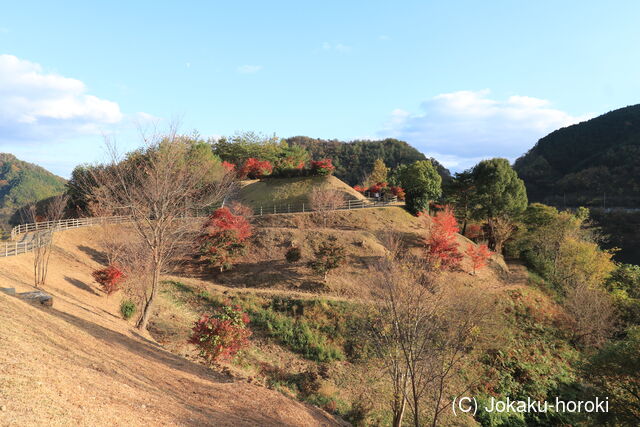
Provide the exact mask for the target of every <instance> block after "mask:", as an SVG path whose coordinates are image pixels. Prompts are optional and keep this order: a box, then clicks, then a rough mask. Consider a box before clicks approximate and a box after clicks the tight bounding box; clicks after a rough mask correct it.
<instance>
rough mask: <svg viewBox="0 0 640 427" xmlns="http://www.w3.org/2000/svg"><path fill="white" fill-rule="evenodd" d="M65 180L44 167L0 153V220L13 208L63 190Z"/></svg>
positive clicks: (14, 209) (5, 219) (8, 214)
mask: <svg viewBox="0 0 640 427" xmlns="http://www.w3.org/2000/svg"><path fill="white" fill-rule="evenodd" d="M65 182H66V181H65V180H64V179H63V178H60V177H59V176H56V175H54V174H52V173H51V172H49V171H47V170H46V169H44V168H42V167H40V166H37V165H34V164H33V163H28V162H25V161H22V160H19V159H18V158H16V156H14V155H13V154H8V153H0V222H1V223H2V224H6V223H7V221H8V220H9V218H10V217H11V216H12V215H13V214H14V213H15V212H16V210H17V209H19V208H21V207H23V206H24V205H27V204H29V203H34V202H37V201H39V200H43V199H46V198H48V197H51V196H55V195H57V194H61V193H63V192H64V189H65V187H64V185H65Z"/></svg>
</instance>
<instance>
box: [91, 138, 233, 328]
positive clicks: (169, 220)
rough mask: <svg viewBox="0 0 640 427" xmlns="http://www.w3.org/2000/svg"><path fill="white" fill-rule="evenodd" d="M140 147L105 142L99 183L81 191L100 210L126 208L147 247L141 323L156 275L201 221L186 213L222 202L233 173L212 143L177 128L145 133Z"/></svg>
mask: <svg viewBox="0 0 640 427" xmlns="http://www.w3.org/2000/svg"><path fill="white" fill-rule="evenodd" d="M143 141H144V147H143V148H142V149H140V150H137V151H135V152H132V153H129V154H128V155H127V156H126V157H125V158H121V157H120V156H119V155H118V153H117V151H116V150H115V146H114V145H113V144H112V143H109V142H108V143H107V146H108V148H109V153H110V159H109V163H108V164H107V165H105V166H102V167H96V168H94V169H93V172H92V174H91V176H92V180H93V181H94V182H95V183H96V184H97V185H94V186H91V187H89V188H85V191H89V192H90V193H91V197H88V198H89V199H91V200H95V201H96V203H95V204H96V205H98V206H100V209H101V210H102V211H103V212H104V211H107V212H110V213H111V214H112V215H113V214H123V213H126V214H128V215H129V216H130V217H131V224H132V225H133V229H134V230H135V233H136V234H137V236H138V237H139V238H140V240H141V241H142V243H143V245H144V247H145V248H146V252H145V253H146V256H147V259H148V261H149V263H150V266H151V267H150V270H151V271H150V273H149V274H150V276H151V277H150V280H149V282H150V285H149V287H150V290H149V292H148V294H147V295H146V297H145V300H144V302H143V309H142V313H141V316H140V318H139V320H138V322H137V327H138V328H139V329H144V328H146V326H147V322H148V321H149V315H150V313H151V307H152V305H153V303H154V301H155V298H156V296H157V294H158V288H159V284H160V276H161V274H162V273H163V272H164V271H166V269H167V268H168V267H170V264H171V261H172V260H175V259H176V257H178V255H179V252H180V249H184V248H187V247H190V245H186V242H185V236H187V235H188V234H189V233H190V232H192V231H193V230H194V229H197V228H198V227H199V225H201V224H196V223H195V222H196V221H195V220H194V219H193V218H191V219H189V218H188V217H189V216H190V215H192V213H193V212H200V211H204V210H205V209H206V208H210V207H211V206H213V205H215V204H216V203H219V202H221V201H222V200H223V199H224V196H225V195H226V194H227V193H228V192H229V191H230V189H231V186H232V185H233V174H231V173H230V172H227V171H225V170H224V168H222V167H221V165H219V164H218V162H217V161H216V159H215V157H213V156H212V153H211V150H210V147H208V146H206V145H203V144H201V143H197V142H194V141H193V140H192V139H190V138H188V137H185V136H181V135H178V134H177V131H176V128H175V127H172V128H171V129H170V130H169V132H167V133H154V134H152V135H150V136H145V135H143Z"/></svg>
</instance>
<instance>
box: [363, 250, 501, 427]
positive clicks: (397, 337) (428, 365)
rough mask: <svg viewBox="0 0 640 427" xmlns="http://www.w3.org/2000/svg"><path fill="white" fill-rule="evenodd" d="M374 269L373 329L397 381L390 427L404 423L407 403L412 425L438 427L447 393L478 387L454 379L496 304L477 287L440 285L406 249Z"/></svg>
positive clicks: (389, 372) (391, 254) (391, 253)
mask: <svg viewBox="0 0 640 427" xmlns="http://www.w3.org/2000/svg"><path fill="white" fill-rule="evenodd" d="M373 273H374V275H373V279H372V289H373V290H374V293H375V297H376V300H377V304H375V305H374V316H373V318H372V319H371V324H370V328H371V331H372V339H373V342H374V344H375V345H374V348H375V349H376V351H377V353H378V355H379V356H380V357H381V359H382V361H383V363H384V366H385V371H386V373H387V375H388V378H389V379H390V381H391V385H392V392H393V393H392V396H391V398H390V403H391V408H392V412H393V425H394V426H400V425H402V418H403V414H404V410H405V405H406V404H407V403H408V404H409V408H410V410H411V414H412V416H413V417H412V418H413V420H412V421H413V422H412V424H413V425H414V426H415V427H419V426H422V425H427V424H431V425H432V426H436V425H438V422H439V420H440V419H441V417H442V414H443V412H444V411H445V410H446V409H447V408H450V405H451V400H450V398H451V397H452V396H458V395H460V394H461V393H464V392H465V391H466V390H468V389H469V388H470V387H472V385H473V384H472V382H471V381H469V382H466V384H463V385H461V384H458V383H457V382H455V381H454V380H453V376H454V373H455V372H459V371H460V370H463V369H464V368H465V367H466V366H468V364H469V363H470V362H471V361H472V360H473V359H472V358H471V357H470V356H471V352H472V350H473V349H474V348H476V347H477V346H479V345H480V344H481V343H482V340H483V335H482V333H481V332H482V330H483V327H484V325H485V324H486V323H487V320H488V319H489V316H490V314H491V311H490V310H491V308H490V307H491V304H490V303H489V301H488V300H486V298H483V297H482V295H481V294H480V293H479V292H473V291H469V290H463V291H458V290H453V289H443V288H439V287H438V286H437V285H436V282H435V280H434V277H433V274H432V273H431V272H429V271H427V270H425V269H424V267H423V263H422V262H421V260H419V259H415V258H413V257H411V256H409V255H407V254H406V253H405V252H404V251H402V250H396V249H392V250H390V251H389V254H388V256H386V257H384V258H382V259H380V261H379V262H378V263H377V264H376V265H375V266H374V267H373ZM468 380H472V379H471V378H468Z"/></svg>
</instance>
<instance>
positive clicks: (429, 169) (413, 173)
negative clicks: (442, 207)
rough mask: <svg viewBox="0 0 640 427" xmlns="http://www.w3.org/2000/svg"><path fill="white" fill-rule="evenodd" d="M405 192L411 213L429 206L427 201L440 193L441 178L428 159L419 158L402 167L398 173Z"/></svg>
mask: <svg viewBox="0 0 640 427" xmlns="http://www.w3.org/2000/svg"><path fill="white" fill-rule="evenodd" d="M400 182H401V184H402V188H404V190H405V192H406V196H405V200H406V203H407V209H408V210H409V212H411V213H412V214H414V215H415V214H417V213H418V212H422V211H425V210H427V209H428V208H429V201H431V200H433V199H435V198H437V197H440V195H441V194H442V178H441V177H440V175H439V174H438V171H437V170H436V168H435V167H434V166H433V164H432V163H431V162H430V161H429V160H419V161H417V162H415V163H413V164H411V165H409V166H408V167H407V168H405V169H403V170H402V172H401V175H400Z"/></svg>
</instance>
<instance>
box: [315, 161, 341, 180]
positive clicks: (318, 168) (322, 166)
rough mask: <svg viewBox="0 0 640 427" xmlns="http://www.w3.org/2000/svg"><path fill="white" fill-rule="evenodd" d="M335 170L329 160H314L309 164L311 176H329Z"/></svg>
mask: <svg viewBox="0 0 640 427" xmlns="http://www.w3.org/2000/svg"><path fill="white" fill-rule="evenodd" d="M335 169H336V168H335V166H333V163H332V162H331V159H322V160H314V161H312V162H311V173H312V174H313V175H321V176H326V175H331V174H332V173H333V171H334V170H335Z"/></svg>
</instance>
